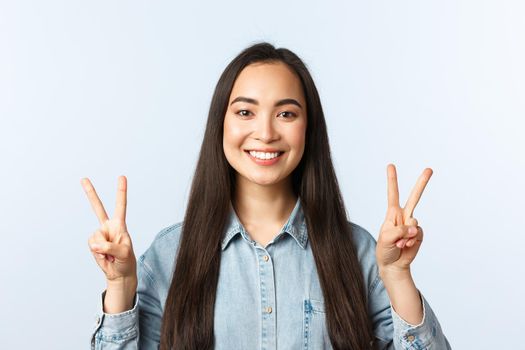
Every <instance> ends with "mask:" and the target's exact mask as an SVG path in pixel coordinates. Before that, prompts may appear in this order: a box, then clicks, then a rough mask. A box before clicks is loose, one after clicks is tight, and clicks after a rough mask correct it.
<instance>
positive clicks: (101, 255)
mask: <svg viewBox="0 0 525 350" xmlns="http://www.w3.org/2000/svg"><path fill="white" fill-rule="evenodd" d="M97 256H98V257H99V258H101V259H104V258H105V257H106V256H105V255H104V254H97Z"/></svg>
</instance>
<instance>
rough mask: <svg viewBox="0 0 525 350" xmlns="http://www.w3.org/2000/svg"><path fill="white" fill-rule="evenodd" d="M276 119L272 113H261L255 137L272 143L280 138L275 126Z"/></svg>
mask: <svg viewBox="0 0 525 350" xmlns="http://www.w3.org/2000/svg"><path fill="white" fill-rule="evenodd" d="M274 123H275V120H274V118H272V116H271V115H269V114H268V115H260V118H258V121H257V123H256V130H255V133H254V137H255V139H256V140H259V141H261V142H264V143H271V142H273V141H275V140H278V139H279V132H278V130H276V128H275V125H274Z"/></svg>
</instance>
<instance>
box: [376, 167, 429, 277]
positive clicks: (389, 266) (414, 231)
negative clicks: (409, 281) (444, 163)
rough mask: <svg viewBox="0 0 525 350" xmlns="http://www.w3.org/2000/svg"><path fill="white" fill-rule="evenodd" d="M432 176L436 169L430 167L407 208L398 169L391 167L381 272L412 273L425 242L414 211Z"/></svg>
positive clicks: (379, 260)
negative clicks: (402, 197)
mask: <svg viewBox="0 0 525 350" xmlns="http://www.w3.org/2000/svg"><path fill="white" fill-rule="evenodd" d="M431 176H432V169H430V168H426V169H425V170H424V171H423V173H422V174H421V176H420V177H419V179H418V180H417V183H416V185H415V186H414V188H413V190H412V192H411V193H410V196H409V198H408V200H407V202H406V204H405V206H404V208H401V207H400V205H399V191H398V186H397V174H396V168H395V166H394V165H393V164H389V165H388V167H387V178H388V209H387V213H386V218H385V221H384V223H383V225H382V226H381V232H380V234H379V238H378V240H377V247H376V258H377V264H378V267H379V269H380V271H383V272H384V271H385V270H395V271H397V272H403V271H409V269H410V264H411V263H412V261H413V260H414V258H415V257H416V254H417V252H418V251H419V247H420V246H421V242H422V241H423V229H422V228H421V227H420V226H418V222H417V220H416V219H415V218H414V217H413V214H414V209H415V208H416V205H417V203H418V202H419V199H420V198H421V195H422V194H423V190H424V189H425V187H426V185H427V183H428V181H429V180H430V177H431Z"/></svg>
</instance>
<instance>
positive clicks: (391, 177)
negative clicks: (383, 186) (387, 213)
mask: <svg viewBox="0 0 525 350" xmlns="http://www.w3.org/2000/svg"><path fill="white" fill-rule="evenodd" d="M386 173H387V185H388V206H389V207H391V208H392V207H399V190H398V187H397V173H396V167H395V166H394V164H388V166H387V168H386Z"/></svg>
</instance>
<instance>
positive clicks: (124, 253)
mask: <svg viewBox="0 0 525 350" xmlns="http://www.w3.org/2000/svg"><path fill="white" fill-rule="evenodd" d="M90 247H91V249H92V250H93V251H94V252H96V253H98V254H106V255H112V256H113V257H115V258H117V259H121V260H124V259H127V258H129V257H130V256H131V254H130V248H129V247H128V246H125V245H122V244H115V243H111V242H94V243H92V244H91V245H90Z"/></svg>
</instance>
